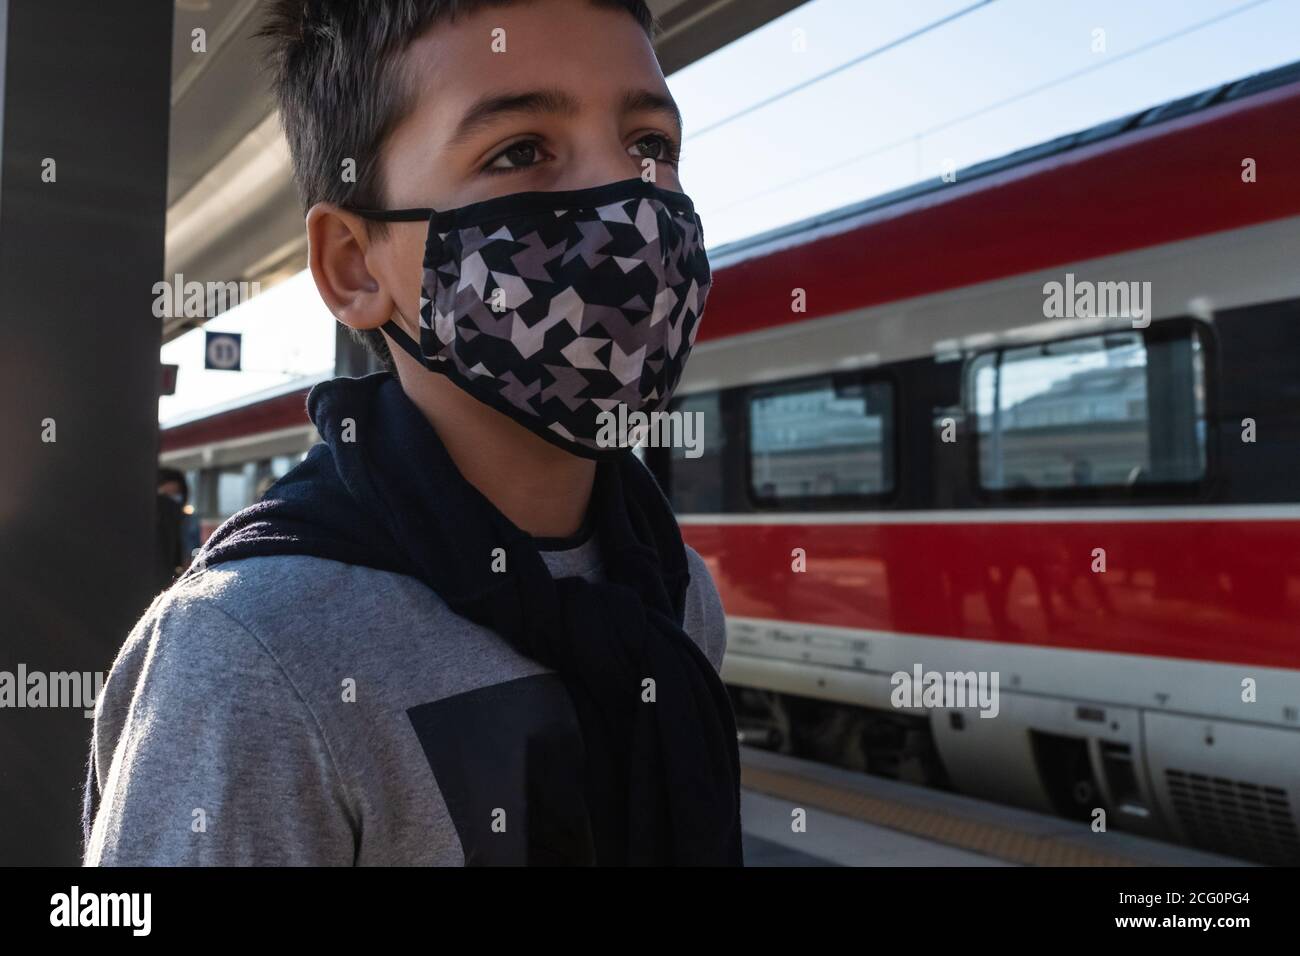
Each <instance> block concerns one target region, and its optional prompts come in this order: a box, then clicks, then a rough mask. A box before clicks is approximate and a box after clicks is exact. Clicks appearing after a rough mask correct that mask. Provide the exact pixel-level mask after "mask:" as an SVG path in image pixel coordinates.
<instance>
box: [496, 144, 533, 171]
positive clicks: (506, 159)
mask: <svg viewBox="0 0 1300 956" xmlns="http://www.w3.org/2000/svg"><path fill="white" fill-rule="evenodd" d="M537 153H538V146H537V142H536V141H535V140H531V139H525V140H521V141H520V142H518V143H513V144H511V145H510V146H507V147H506V148H505V149H503V150H502V151H501V152H499V153H497V154H496V156H494V157H493V158H492V159H491V161H489V162H488V164H487V165H486V166H484V167H483V168H484V169H485V170H490V171H493V172H500V171H502V170H507V169H522V168H523V167H525V166H532V165H533V164H535V163H536V162H537Z"/></svg>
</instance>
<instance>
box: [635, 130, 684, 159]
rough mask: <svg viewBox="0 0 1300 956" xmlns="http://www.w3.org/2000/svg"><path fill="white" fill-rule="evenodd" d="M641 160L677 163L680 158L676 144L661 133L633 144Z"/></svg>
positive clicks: (650, 135)
mask: <svg viewBox="0 0 1300 956" xmlns="http://www.w3.org/2000/svg"><path fill="white" fill-rule="evenodd" d="M632 148H633V149H635V150H636V151H637V153H638V154H639V156H640V158H641V159H656V160H659V161H661V162H665V163H675V162H677V158H678V151H677V147H676V144H674V143H673V141H672V140H670V139H669V138H668V137H667V136H664V135H663V134H661V133H651V134H649V135H647V136H642V137H641V138H640V139H639V140H637V141H636V142H635V143H633V144H632Z"/></svg>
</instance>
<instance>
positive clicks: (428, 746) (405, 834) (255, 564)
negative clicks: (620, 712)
mask: <svg viewBox="0 0 1300 956" xmlns="http://www.w3.org/2000/svg"><path fill="white" fill-rule="evenodd" d="M686 550H687V559H688V561H689V564H690V573H691V583H690V587H689V589H688V591H687V595H686V616H685V621H684V623H683V627H684V629H685V631H686V632H687V634H689V635H690V637H691V638H692V639H693V640H694V641H695V642H696V643H697V644H698V645H699V646H700V648H701V649H702V650H703V651H704V653H705V655H706V656H707V657H708V659H709V661H710V662H711V663H712V664H713V666H714V668H715V669H720V668H721V665H722V657H723V651H724V649H725V643H726V636H725V627H724V621H723V613H722V605H721V603H720V601H719V600H718V594H717V591H716V589H715V588H714V585H713V581H712V579H711V577H710V576H709V572H708V569H707V567H706V566H705V564H704V561H703V559H701V558H700V556H699V555H698V554H697V553H696V552H695V551H694V550H692V549H691V548H689V547H687V549H686ZM542 557H543V558H544V560H545V561H546V564H547V566H548V567H549V568H550V570H551V574H552V576H554V577H563V576H567V575H576V574H581V575H582V576H584V577H586V578H589V579H594V580H599V579H601V578H602V572H601V563H600V554H599V544H598V540H597V538H595V537H594V536H593V537H588V538H587V539H586V541H584V542H583V543H581V544H579V545H577V546H576V547H574V546H570V547H568V548H567V549H565V550H556V551H542ZM575 748H577V750H576V752H577V753H579V754H580V752H581V750H580V748H581V735H580V732H579V730H578V724H577V720H576V717H575V715H574V712H573V705H572V703H571V701H570V698H569V697H568V693H567V691H566V690H565V687H564V684H563V683H562V681H561V680H560V678H559V676H558V675H557V674H555V673H554V672H553V671H550V670H548V669H546V668H544V667H542V666H541V665H539V664H537V663H536V662H534V661H532V660H530V659H528V658H526V657H523V656H521V655H520V654H519V653H518V652H517V651H515V650H514V649H513V648H512V647H511V646H510V645H509V644H508V643H507V642H506V641H505V640H503V639H502V638H500V637H499V636H497V635H496V634H495V633H493V632H492V631H489V630H487V629H485V628H483V627H480V626H479V625H477V624H474V623H472V622H470V621H467V620H466V619H464V618H462V617H459V616H458V615H456V614H454V613H453V612H452V611H451V610H450V609H449V608H448V607H447V605H446V604H445V603H444V602H443V601H442V599H441V598H439V597H438V595H437V594H436V593H434V592H433V591H432V590H431V589H429V588H428V587H426V586H425V585H424V584H422V583H420V582H418V581H416V580H414V579H412V578H409V577H405V576H402V575H397V574H392V573H388V572H385V571H379V570H375V569H372V568H366V567H360V566H356V565H350V564H341V563H339V562H335V561H328V560H325V559H322V558H316V557H308V556H297V555H295V556H281V557H256V558H247V559H244V560H240V561H234V562H231V563H228V564H224V565H219V566H217V567H214V568H208V569H206V570H204V571H202V572H200V573H198V574H194V575H192V576H190V577H188V578H186V579H185V580H183V581H181V582H179V583H178V584H177V585H176V586H174V587H173V588H172V589H171V590H169V591H166V592H164V593H163V594H161V595H159V596H158V598H157V599H156V600H155V601H154V602H153V604H152V605H151V606H150V608H149V610H148V611H147V612H146V613H145V615H144V617H142V618H141V620H140V621H139V623H138V624H137V625H136V626H135V628H134V629H133V630H132V631H131V634H130V635H129V636H128V637H127V640H126V643H125V644H124V645H123V647H122V649H121V651H120V652H119V653H118V656H117V660H116V661H115V663H114V664H113V668H112V670H111V672H110V673H109V677H108V680H107V682H106V684H105V685H104V689H103V692H102V693H101V694H100V696H99V700H98V701H97V703H96V707H95V725H94V736H93V740H92V742H91V761H92V774H93V777H92V782H91V785H92V786H94V787H95V788H96V790H97V792H98V798H99V799H98V810H97V813H96V815H95V818H94V824H93V828H92V829H91V833H90V839H89V843H88V845H87V847H86V852H85V863H86V865H105V866H107V865H144V866H172V865H354V864H355V865H425V866H428V865H435V866H460V865H464V864H466V863H469V864H480V863H482V864H487V863H492V864H516V863H522V862H524V861H525V859H526V855H527V847H526V840H527V834H526V831H527V825H526V821H527V816H528V813H529V812H530V810H532V811H533V812H535V811H536V807H535V806H532V805H530V801H529V800H528V795H529V794H530V793H533V792H534V788H536V787H537V785H538V783H539V782H540V781H548V782H553V781H554V780H555V779H556V778H557V777H559V778H565V777H566V776H567V777H572V776H575V774H574V772H573V771H574V756H573V755H574V753H575ZM573 785H576V782H575V784H573ZM560 792H562V793H563V792H564V791H563V789H561V791H560ZM553 793H554V791H552V794H553ZM549 802H550V805H548V806H547V808H546V812H547V813H559V814H561V815H563V814H564V813H566V812H569V811H571V810H573V807H572V806H570V805H569V804H570V803H571V802H572V801H566V800H564V799H560V800H558V801H557V800H556V799H555V798H554V796H553V795H552V796H551V797H550V798H549ZM488 806H490V807H491V812H487V813H485V812H483V810H482V808H484V807H488ZM575 812H576V811H575ZM578 822H580V821H578Z"/></svg>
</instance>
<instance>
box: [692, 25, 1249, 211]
mask: <svg viewBox="0 0 1300 956" xmlns="http://www.w3.org/2000/svg"><path fill="white" fill-rule="evenodd" d="M1272 2H1273V0H1248V2H1246V3H1243V4H1240V5H1239V6H1236V7H1233V8H1232V9H1231V10H1226V11H1224V12H1223V13H1220V14H1216V15H1215V16H1212V17H1209V18H1207V19H1205V20H1201V21H1199V22H1197V23H1193V24H1191V25H1189V26H1186V27H1183V28H1181V29H1179V30H1175V31H1174V32H1172V33H1168V34H1166V35H1164V36H1161V37H1157V38H1156V39H1154V40H1150V41H1148V42H1146V43H1143V44H1139V45H1138V46H1136V47H1134V48H1133V49H1131V50H1126V51H1124V52H1123V53H1119V54H1116V55H1115V56H1112V57H1108V58H1107V59H1106V60H1104V61H1102V62H1100V63H1094V64H1092V65H1090V66H1086V67H1083V68H1081V69H1078V70H1074V71H1072V72H1070V73H1066V74H1064V75H1063V76H1059V77H1056V78H1054V79H1051V80H1047V81H1046V82H1043V83H1040V84H1038V85H1037V86H1033V87H1030V88H1029V89H1027V90H1021V91H1020V92H1019V93H1015V94H1013V95H1011V96H1008V97H1004V98H1003V99H1000V100H997V101H996V102H993V103H989V104H987V105H985V106H982V107H980V108H979V109H977V110H972V111H971V112H969V113H963V114H962V115H961V116H956V117H953V118H952V119H948V120H945V121H944V122H942V123H937V124H935V125H934V126H931V127H928V128H927V129H923V130H919V131H917V132H914V133H909V134H908V135H907V136H904V137H901V138H899V139H896V140H893V141H892V142H889V143H886V144H884V145H882V146H874V147H872V148H871V149H869V150H867V151H866V152H862V153H855V154H854V155H852V156H849V157H847V158H846V159H842V160H840V161H838V162H836V163H832V164H831V165H829V166H824V167H822V168H820V169H817V170H814V171H813V172H811V173H808V174H807V175H802V176H796V177H795V178H793V179H787V180H783V181H781V182H778V183H773V184H772V185H771V186H768V187H767V188H765V189H762V190H759V191H758V192H756V193H751V194H749V195H747V196H745V197H743V198H741V199H737V200H734V201H732V202H729V203H727V204H726V205H723V206H716V207H714V208H712V209H707V210H703V212H704V213H705V214H707V215H717V214H718V213H721V212H725V211H727V210H728V209H733V208H735V207H736V206H740V205H744V204H745V203H748V202H753V201H754V200H755V199H761V198H762V197H764V196H769V195H771V194H772V193H776V192H780V191H782V190H784V189H789V188H790V187H792V186H797V185H799V184H800V183H804V182H810V181H812V180H814V179H819V178H820V177H822V176H826V175H829V174H830V173H833V172H837V171H839V170H841V169H844V168H846V167H848V166H852V165H854V164H855V163H860V162H862V161H863V160H866V159H871V158H872V157H873V156H878V155H880V154H882V153H887V152H889V151H890V150H894V149H898V148H899V147H901V146H906V145H908V144H910V143H915V142H917V141H918V140H920V139H923V138H924V137H926V136H932V135H933V134H935V133H937V132H940V131H942V130H945V129H948V128H949V127H952V126H957V125H959V124H961V123H964V122H967V121H968V120H972V119H975V118H976V117H979V116H983V115H984V114H986V113H991V112H993V111H995V110H999V109H1002V108H1003V107H1004V106H1010V105H1011V104H1012V103H1016V102H1019V101H1020V100H1024V99H1028V98H1029V97H1031V96H1036V95H1037V94H1039V93H1042V92H1044V91H1045V90H1049V89H1051V88H1052V87H1055V86H1060V85H1061V84H1062V83H1068V82H1070V81H1071V80H1075V79H1078V78H1079V77H1081V76H1084V75H1086V74H1089V73H1094V72H1096V71H1098V70H1102V69H1105V68H1106V67H1108V66H1113V65H1114V64H1116V63H1121V62H1123V61H1125V60H1128V59H1131V58H1132V57H1134V56H1137V55H1139V54H1142V53H1146V52H1148V51H1150V50H1152V49H1155V48H1156V47H1159V46H1162V45H1164V44H1166V43H1171V42H1173V41H1174V40H1178V39H1181V38H1182V37H1184V36H1187V35H1188V34H1191V33H1195V32H1196V31H1198V30H1203V29H1205V28H1206V27H1209V26H1213V25H1214V24H1216V23H1221V22H1222V21H1224V20H1228V19H1230V18H1231V17H1235V16H1238V15H1239V14H1242V13H1245V12H1246V11H1247V10H1251V9H1253V8H1255V7H1259V6H1263V5H1264V4H1266V3H1272Z"/></svg>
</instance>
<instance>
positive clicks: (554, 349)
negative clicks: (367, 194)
mask: <svg viewBox="0 0 1300 956" xmlns="http://www.w3.org/2000/svg"><path fill="white" fill-rule="evenodd" d="M351 211H352V212H355V213H357V214H359V215H362V216H365V217H367V218H371V219H380V220H385V221H412V220H423V219H426V218H427V219H428V221H429V234H428V239H427V240H426V243H425V250H424V278H423V282H422V284H421V292H420V341H419V344H418V345H417V344H416V343H415V342H413V341H412V340H411V338H410V337H409V336H408V335H407V334H406V333H405V332H404V331H403V330H402V329H401V327H400V326H398V325H397V323H396V322H393V321H391V320H390V321H389V322H388V323H386V324H385V325H384V330H385V331H386V332H387V333H388V334H389V335H390V336H392V338H393V339H394V340H395V341H396V342H397V343H398V345H400V346H401V347H402V348H403V349H404V350H405V351H406V352H408V353H409V354H410V355H411V356H412V357H413V358H415V359H416V360H417V361H419V362H420V363H421V364H422V365H423V366H424V367H425V368H428V369H429V370H431V371H434V372H440V373H442V374H444V375H446V376H447V377H449V378H450V379H451V380H452V381H454V382H455V383H456V384H457V385H459V386H460V387H461V388H462V389H464V390H465V391H467V392H469V393H470V394H471V395H473V396H474V397H475V398H477V399H479V400H480V401H482V402H485V403H487V404H488V405H491V406H492V407H493V408H495V409H497V410H498V411H501V412H504V413H505V414H506V415H509V416H510V417H511V418H513V419H514V420H515V421H517V422H519V423H521V424H523V425H525V426H526V427H528V428H530V429H532V430H533V431H534V432H536V433H537V434H538V435H541V436H542V437H543V438H545V439H547V440H548V441H550V442H553V443H554V444H557V445H559V446H560V447H562V448H564V449H566V450H568V451H570V452H573V453H574V454H577V455H581V456H583V457H586V458H604V457H611V456H613V455H616V454H618V453H619V451H620V449H619V448H618V447H617V446H614V447H608V440H607V439H606V440H605V441H604V442H600V441H598V440H597V436H598V435H599V434H601V432H602V426H603V425H605V424H607V423H608V422H609V421H611V419H610V416H615V418H617V416H618V413H619V406H620V405H625V406H627V408H626V413H625V414H627V415H630V414H631V413H633V412H653V411H658V410H661V409H663V408H664V407H665V406H666V405H667V404H668V400H669V399H670V398H671V397H672V394H673V390H674V389H675V388H676V387H677V382H678V380H679V379H680V378H681V374H682V369H683V368H684V367H685V365H686V359H687V356H688V355H689V354H690V351H691V346H692V345H694V343H695V336H696V333H697V332H698V331H699V326H700V316H701V314H702V313H703V312H704V302H705V299H706V297H707V296H708V292H709V286H710V284H711V281H712V277H711V274H710V271H709V260H708V257H707V255H706V254H705V251H704V237H703V230H702V227H701V224H700V219H699V216H697V215H696V214H695V207H694V205H693V204H692V202H691V200H690V199H689V198H687V197H686V195H685V194H683V193H679V192H672V191H669V190H665V189H661V188H659V187H658V186H656V185H654V184H653V183H648V182H645V181H643V180H641V179H639V178H638V179H629V180H624V181H621V182H615V183H609V184H607V185H604V186H597V187H595V188H592V189H577V190H569V191H565V192H524V193H515V194H513V195H509V196H500V197H497V198H495V199H488V200H485V201H483V202H477V203H474V204H472V205H468V206H462V207H460V208H458V209H452V210H448V211H444V212H437V211H435V210H432V209H398V210H373V209H355V208H354V209H351ZM602 413H608V414H602ZM610 432H611V429H610V428H604V435H608V434H610ZM620 437H621V436H620Z"/></svg>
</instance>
